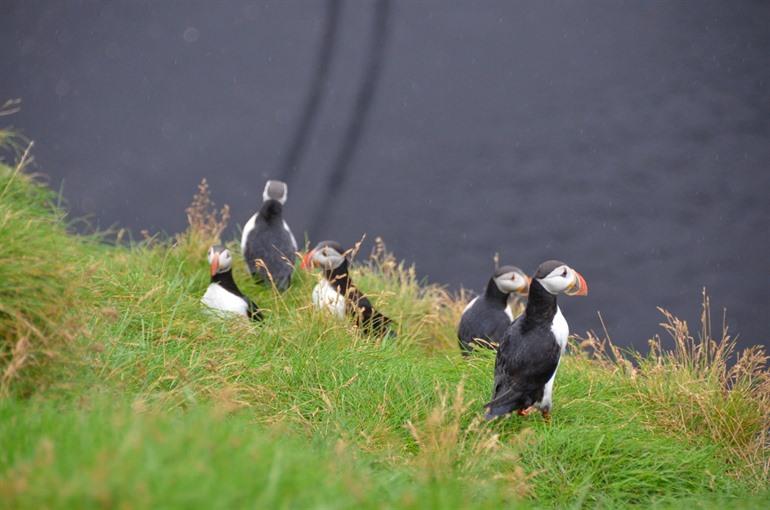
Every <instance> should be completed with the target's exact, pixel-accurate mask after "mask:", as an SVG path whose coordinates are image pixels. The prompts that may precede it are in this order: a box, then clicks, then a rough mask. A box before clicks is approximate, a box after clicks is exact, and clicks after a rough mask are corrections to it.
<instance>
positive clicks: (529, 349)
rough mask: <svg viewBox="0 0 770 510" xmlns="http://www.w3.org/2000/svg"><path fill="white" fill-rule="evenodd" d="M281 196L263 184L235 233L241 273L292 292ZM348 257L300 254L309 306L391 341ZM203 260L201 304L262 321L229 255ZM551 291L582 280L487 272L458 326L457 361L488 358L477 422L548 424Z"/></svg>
mask: <svg viewBox="0 0 770 510" xmlns="http://www.w3.org/2000/svg"><path fill="white" fill-rule="evenodd" d="M287 196H288V187H287V185H286V183H284V182H281V181H276V180H269V181H267V183H266V184H265V189H264V192H263V193H262V206H261V207H260V208H259V210H258V211H257V212H256V213H254V215H253V216H251V218H249V220H248V221H247V222H246V225H245V227H244V228H243V234H242V236H241V252H242V254H243V257H244V260H245V262H246V267H247V268H248V272H249V274H250V275H251V276H252V278H254V280H255V281H257V282H258V283H262V284H266V285H270V286H272V287H274V288H276V289H277V290H278V291H285V290H287V289H288V288H289V286H290V285H291V280H292V275H293V273H294V268H295V266H296V262H297V257H298V246H297V241H296V239H295V237H294V234H292V231H291V229H290V228H289V225H288V223H286V220H285V219H284V218H283V207H284V206H285V205H286V199H287ZM350 253H351V250H345V249H344V248H343V247H342V245H340V243H338V242H336V241H322V242H320V243H318V244H316V246H315V247H314V248H313V249H311V250H310V251H308V252H307V253H306V254H305V255H304V257H302V261H301V266H300V267H301V268H302V269H305V270H312V269H314V268H319V269H320V270H321V273H320V279H319V281H318V284H317V285H316V286H315V287H314V288H313V291H312V295H311V301H312V303H313V306H314V307H315V308H316V309H318V310H321V311H323V312H325V313H329V314H330V315H332V316H334V317H336V318H338V319H347V320H350V321H352V322H353V323H354V324H355V325H356V326H357V327H358V329H359V330H360V331H361V332H363V333H365V334H367V335H372V336H376V337H387V338H393V337H395V327H394V326H395V325H394V323H393V321H392V320H391V319H389V318H388V317H386V316H385V315H383V314H382V313H380V312H378V311H377V310H375V309H374V307H373V306H372V303H371V301H369V299H368V298H367V297H366V295H365V294H364V293H362V292H361V291H360V290H359V289H358V287H356V286H355V284H354V283H353V280H352V278H351V276H350V273H349V268H350ZM208 262H209V267H210V275H211V281H210V283H209V286H208V288H207V289H206V292H205V294H204V295H203V298H202V299H201V302H202V303H203V304H204V305H206V307H208V308H209V309H210V310H211V311H212V312H213V313H215V314H217V315H219V316H224V317H228V316H237V315H240V316H243V317H247V318H248V319H251V320H253V321H260V320H262V319H263V314H262V312H261V311H260V309H259V307H258V306H257V304H256V303H254V302H253V301H252V300H251V299H249V298H248V297H247V296H245V295H244V294H243V292H241V290H240V289H239V288H238V285H237V284H236V283H235V280H234V279H233V274H232V264H233V261H232V254H231V253H230V250H229V249H228V248H227V247H225V246H223V245H220V244H216V245H214V246H211V248H209V251H208ZM560 294H564V295H567V296H585V295H587V294H588V285H587V284H586V281H585V279H584V278H583V276H582V275H581V274H580V273H578V272H577V271H576V270H574V269H573V268H571V267H570V266H568V265H567V264H565V263H564V262H561V261H558V260H548V261H545V262H543V263H542V264H540V266H539V267H538V268H537V270H536V271H535V273H534V274H533V275H532V277H529V276H527V274H526V273H525V272H524V271H522V270H521V269H519V268H518V267H516V266H509V265H506V266H501V267H499V268H497V269H496V270H495V271H494V273H493V274H492V276H491V277H490V279H489V281H488V282H487V286H486V289H485V290H484V292H483V294H481V295H479V296H478V297H475V298H474V299H473V300H471V301H470V302H469V303H468V305H467V306H466V307H465V309H464V310H463V312H462V315H461V317H460V323H459V325H458V329H457V339H458V343H459V346H460V352H461V354H462V355H463V356H465V357H468V356H471V355H472V354H473V353H474V351H476V350H479V349H483V350H488V349H491V350H494V351H496V355H495V356H496V358H495V371H494V386H493V389H492V397H491V399H490V400H489V401H488V402H487V403H486V404H485V405H484V407H485V410H486V413H485V417H486V419H488V420H491V419H494V418H497V417H501V416H508V415H510V414H513V413H515V414H517V415H519V416H526V415H529V414H530V413H532V412H535V411H540V413H541V414H542V416H543V418H544V419H546V420H549V419H550V412H551V407H552V405H553V385H554V379H555V378H556V371H557V369H558V367H559V361H560V359H561V356H562V355H563V354H564V350H565V348H566V345H567V337H568V336H569V326H568V325H567V321H566V320H565V318H564V315H562V313H561V310H560V309H559V306H558V304H557V301H556V300H557V297H558V296H559V295H560ZM516 301H523V302H525V303H526V304H525V305H524V307H523V308H524V310H523V312H522V313H521V315H519V316H518V317H514V314H513V312H512V310H511V304H512V302H516Z"/></svg>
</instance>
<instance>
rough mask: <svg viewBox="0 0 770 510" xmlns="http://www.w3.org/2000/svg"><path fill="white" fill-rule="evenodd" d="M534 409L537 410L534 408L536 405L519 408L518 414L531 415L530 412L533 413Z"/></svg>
mask: <svg viewBox="0 0 770 510" xmlns="http://www.w3.org/2000/svg"><path fill="white" fill-rule="evenodd" d="M534 411H535V408H534V407H528V408H526V409H518V410H517V411H516V414H518V415H519V416H529V415H530V414H532V413H533V412H534Z"/></svg>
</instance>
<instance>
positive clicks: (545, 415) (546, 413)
mask: <svg viewBox="0 0 770 510" xmlns="http://www.w3.org/2000/svg"><path fill="white" fill-rule="evenodd" d="M540 413H541V414H542V415H543V420H544V421H545V422H546V423H551V410H550V409H543V410H542V411H540Z"/></svg>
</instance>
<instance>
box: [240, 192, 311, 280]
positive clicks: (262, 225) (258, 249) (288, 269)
mask: <svg viewBox="0 0 770 510" xmlns="http://www.w3.org/2000/svg"><path fill="white" fill-rule="evenodd" d="M288 191H289V190H288V186H286V183H285V182H282V181H272V180H271V181H267V183H266V184H265V190H264V191H263V193H262V207H261V208H260V209H259V211H258V212H257V213H255V214H254V215H253V216H252V217H251V218H249V221H248V222H246V226H244V227H243V233H242V234H241V251H242V253H243V257H244V258H245V259H246V265H247V266H248V268H249V274H251V276H252V277H253V278H254V279H256V280H257V281H258V282H265V283H270V282H271V280H272V282H273V283H275V286H276V287H277V288H278V290H281V291H283V290H286V289H287V288H288V287H289V284H290V283H291V275H292V273H293V272H294V261H295V260H296V254H297V240H296V239H295V238H294V234H292V232H291V229H290V228H289V225H288V223H286V220H284V219H283V206H284V204H286V197H287V195H288ZM271 277H272V278H271Z"/></svg>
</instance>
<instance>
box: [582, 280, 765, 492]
mask: <svg viewBox="0 0 770 510" xmlns="http://www.w3.org/2000/svg"><path fill="white" fill-rule="evenodd" d="M659 310H660V312H661V314H662V315H663V318H664V321H663V322H662V323H661V327H663V329H664V330H665V331H666V333H667V334H668V335H669V337H670V339H671V340H672V341H673V347H672V348H670V349H667V348H665V347H664V344H663V341H662V340H661V339H660V337H657V336H656V337H655V338H653V339H651V340H650V342H649V346H650V352H649V354H646V355H645V354H641V353H638V352H635V351H628V350H624V349H621V348H619V347H617V346H616V345H614V344H613V343H612V342H611V340H610V339H609V337H608V336H607V335H606V334H605V336H604V338H601V339H600V338H599V337H598V336H597V335H595V334H594V333H589V334H588V336H587V337H586V338H584V339H582V341H581V343H580V346H581V348H582V349H583V351H584V352H587V353H588V355H589V357H591V358H593V359H594V360H596V361H598V362H600V363H602V364H603V365H604V366H606V367H607V368H609V369H611V370H614V371H615V372H619V373H622V374H624V375H625V376H626V377H627V381H628V382H629V383H630V384H631V385H632V386H633V387H634V390H635V392H634V395H635V397H636V398H637V399H638V400H639V402H640V403H641V404H642V405H641V406H640V409H641V412H642V413H644V419H645V421H646V422H647V423H649V424H651V426H655V427H657V428H661V429H663V430H667V431H670V432H671V433H674V434H676V435H686V436H690V437H692V438H698V437H703V436H706V437H709V438H711V439H712V440H713V441H714V442H716V443H718V444H722V445H724V446H726V447H727V448H728V449H729V451H730V452H731V454H732V455H733V456H734V457H735V458H736V459H739V460H740V461H741V464H745V465H749V466H751V468H752V470H753V471H754V473H755V474H756V475H757V477H758V479H759V480H764V481H767V480H768V479H769V478H770V453H769V449H770V436H769V435H768V432H769V431H770V371H768V356H767V354H766V353H765V351H764V348H763V347H761V346H754V347H750V348H748V349H744V350H742V351H740V352H737V348H736V339H735V338H734V337H733V336H731V335H730V333H729V331H728V328H727V325H726V317H725V316H724V315H723V318H722V328H721V329H720V330H719V331H718V332H716V333H715V331H714V330H713V329H712V317H711V306H710V302H709V298H708V296H707V295H706V292H705V291H704V292H703V305H702V312H701V320H700V330H699V331H698V334H697V335H693V334H692V333H691V332H690V328H689V326H688V324H687V322H686V321H683V320H681V319H678V318H677V317H675V316H674V315H673V314H671V313H670V312H668V311H666V310H663V309H659Z"/></svg>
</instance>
